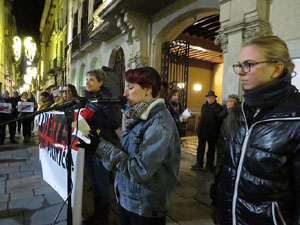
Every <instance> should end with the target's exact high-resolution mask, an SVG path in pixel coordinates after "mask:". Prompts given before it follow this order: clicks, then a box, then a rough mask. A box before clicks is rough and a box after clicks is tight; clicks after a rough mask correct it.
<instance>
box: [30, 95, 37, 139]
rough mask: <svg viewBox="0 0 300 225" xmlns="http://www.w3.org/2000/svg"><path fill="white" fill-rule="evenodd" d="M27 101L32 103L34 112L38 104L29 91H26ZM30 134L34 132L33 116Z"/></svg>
mask: <svg viewBox="0 0 300 225" xmlns="http://www.w3.org/2000/svg"><path fill="white" fill-rule="evenodd" d="M28 101H29V102H33V103H34V112H35V111H37V109H38V104H37V102H36V100H35V97H34V95H33V94H32V93H31V92H28ZM30 123H31V134H32V135H33V134H34V117H32V118H31V122H30Z"/></svg>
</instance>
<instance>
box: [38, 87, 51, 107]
mask: <svg viewBox="0 0 300 225" xmlns="http://www.w3.org/2000/svg"><path fill="white" fill-rule="evenodd" d="M40 100H41V103H40V107H39V109H38V110H43V109H47V108H49V107H50V106H51V105H52V104H53V100H52V96H51V95H50V94H49V92H48V91H43V92H42V93H41V94H40Z"/></svg>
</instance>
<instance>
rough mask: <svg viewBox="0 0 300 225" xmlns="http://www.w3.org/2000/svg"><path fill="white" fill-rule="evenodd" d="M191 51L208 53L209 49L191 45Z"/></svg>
mask: <svg viewBox="0 0 300 225" xmlns="http://www.w3.org/2000/svg"><path fill="white" fill-rule="evenodd" d="M190 48H191V49H195V50H199V51H207V49H205V48H202V47H200V46H195V45H190Z"/></svg>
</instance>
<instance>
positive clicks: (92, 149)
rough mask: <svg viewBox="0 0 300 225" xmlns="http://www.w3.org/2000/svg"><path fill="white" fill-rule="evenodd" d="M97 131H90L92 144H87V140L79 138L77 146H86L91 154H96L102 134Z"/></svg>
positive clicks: (89, 135)
mask: <svg viewBox="0 0 300 225" xmlns="http://www.w3.org/2000/svg"><path fill="white" fill-rule="evenodd" d="M99 134H100V132H99ZM99 134H98V133H97V132H96V131H92V130H90V131H89V134H88V137H89V139H90V140H91V142H90V144H87V143H86V142H85V141H83V140H81V139H79V142H77V143H76V146H77V147H80V148H84V149H85V150H86V151H88V152H89V153H91V154H94V153H95V151H96V150H97V148H98V145H99V143H100V135H99Z"/></svg>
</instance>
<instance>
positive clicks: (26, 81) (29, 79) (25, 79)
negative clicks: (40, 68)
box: [24, 74, 32, 84]
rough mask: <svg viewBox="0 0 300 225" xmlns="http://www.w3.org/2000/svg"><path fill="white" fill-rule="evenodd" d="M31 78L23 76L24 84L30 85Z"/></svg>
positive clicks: (26, 75)
mask: <svg viewBox="0 0 300 225" xmlns="http://www.w3.org/2000/svg"><path fill="white" fill-rule="evenodd" d="M31 80H32V76H30V75H28V74H25V75H24V81H25V83H26V84H31Z"/></svg>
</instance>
